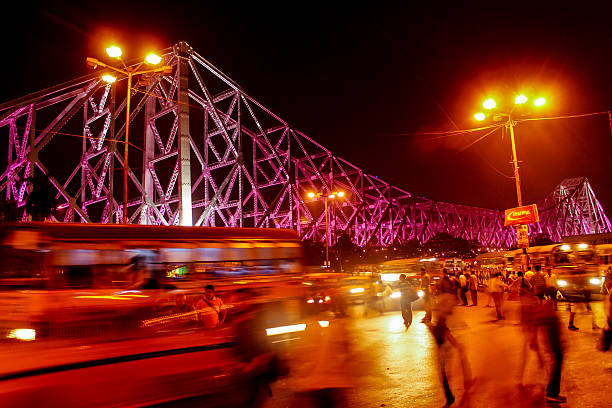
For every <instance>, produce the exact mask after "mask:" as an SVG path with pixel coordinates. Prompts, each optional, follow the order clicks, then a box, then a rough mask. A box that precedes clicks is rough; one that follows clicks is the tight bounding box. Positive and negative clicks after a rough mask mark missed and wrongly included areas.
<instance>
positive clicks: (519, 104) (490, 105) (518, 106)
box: [474, 94, 546, 254]
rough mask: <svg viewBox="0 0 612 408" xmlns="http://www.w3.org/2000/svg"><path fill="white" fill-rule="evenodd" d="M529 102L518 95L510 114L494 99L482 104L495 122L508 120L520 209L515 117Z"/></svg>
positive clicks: (479, 116)
mask: <svg viewBox="0 0 612 408" xmlns="http://www.w3.org/2000/svg"><path fill="white" fill-rule="evenodd" d="M528 100H529V98H527V96H525V95H524V94H519V95H516V97H515V98H514V106H513V107H512V109H510V111H508V112H503V111H496V110H495V109H496V108H497V103H496V102H495V100H494V99H492V98H489V99H487V100H486V101H484V102H483V104H482V107H483V108H485V109H487V110H489V111H492V112H494V114H493V120H495V121H501V120H504V119H505V120H506V123H505V127H506V128H507V129H508V130H509V131H510V142H511V144H512V166H513V169H514V181H515V184H516V198H517V201H518V206H519V207H522V206H523V197H522V194H521V179H520V176H519V165H518V158H517V154H516V143H515V139H514V126H515V125H516V119H515V118H514V117H513V116H520V114H521V112H522V111H523V109H522V108H523V107H524V106H525V104H526V103H527V101H528ZM545 104H546V99H545V98H543V97H539V98H536V99H535V100H534V101H533V105H534V106H535V107H536V108H539V107H541V106H544V105H545ZM486 117H487V115H486V114H484V113H483V112H478V113H476V114H475V115H474V119H476V120H478V121H482V120H485V119H486ZM518 227H519V228H522V227H523V226H522V225H519V226H518ZM523 252H524V253H525V254H526V250H525V249H524V250H523Z"/></svg>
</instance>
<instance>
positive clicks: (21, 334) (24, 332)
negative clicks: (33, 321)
mask: <svg viewBox="0 0 612 408" xmlns="http://www.w3.org/2000/svg"><path fill="white" fill-rule="evenodd" d="M6 337H7V338H8V339H18V340H23V341H30V340H36V330H34V329H13V330H11V331H10V332H9V334H7V336H6Z"/></svg>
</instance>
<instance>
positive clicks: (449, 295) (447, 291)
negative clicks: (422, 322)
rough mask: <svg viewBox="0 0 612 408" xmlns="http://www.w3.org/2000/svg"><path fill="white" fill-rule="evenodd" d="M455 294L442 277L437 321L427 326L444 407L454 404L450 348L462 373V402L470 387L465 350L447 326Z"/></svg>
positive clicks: (470, 380) (466, 400)
mask: <svg viewBox="0 0 612 408" xmlns="http://www.w3.org/2000/svg"><path fill="white" fill-rule="evenodd" d="M455 293H456V292H454V291H453V289H452V285H450V279H449V278H448V276H447V275H445V276H444V277H443V281H442V283H441V293H440V296H439V311H440V314H439V316H438V320H437V322H436V324H435V325H433V324H430V325H428V328H429V330H430V331H431V333H432V335H433V337H434V339H435V341H436V345H437V346H438V348H437V350H438V362H439V369H440V377H441V380H442V387H443V388H444V397H445V398H446V404H445V405H444V406H445V407H450V406H451V405H452V404H453V403H454V402H455V396H454V394H453V392H452V390H451V388H450V382H449V378H448V372H447V371H448V367H449V363H450V356H451V351H452V349H451V348H455V349H456V350H457V353H458V354H459V360H460V363H461V368H462V371H463V383H464V389H465V394H464V396H463V400H464V401H462V402H469V392H470V390H471V387H472V371H471V369H470V364H469V362H468V360H467V356H466V353H465V349H464V347H463V345H461V344H460V343H459V342H458V341H457V339H456V338H455V337H454V336H453V335H452V333H451V331H450V330H449V328H448V325H447V319H448V317H449V316H450V315H451V314H452V311H453V308H454V307H455V305H456V302H455Z"/></svg>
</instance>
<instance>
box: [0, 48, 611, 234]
mask: <svg viewBox="0 0 612 408" xmlns="http://www.w3.org/2000/svg"><path fill="white" fill-rule="evenodd" d="M163 58H164V63H165V64H166V65H171V66H172V67H173V73H172V74H167V75H162V74H154V75H150V76H147V77H144V78H141V80H140V81H139V82H138V84H137V85H135V86H134V88H133V89H132V90H131V92H132V94H133V96H132V102H133V103H132V106H134V108H133V111H132V115H131V124H130V126H131V128H130V129H131V132H130V134H131V136H130V138H131V142H130V145H131V146H130V163H129V166H128V171H129V185H128V194H129V200H128V217H129V221H130V222H131V223H143V224H165V225H177V224H181V225H196V226H200V225H205V226H240V227H276V228H291V229H295V230H297V231H298V232H299V233H300V235H301V236H302V237H303V238H304V239H314V240H320V241H322V240H324V238H325V234H326V226H325V214H324V212H323V207H322V204H321V203H320V202H310V201H309V200H307V199H305V197H306V194H307V193H308V192H309V191H319V192H323V193H329V192H331V191H334V190H343V191H344V192H345V193H346V196H345V197H344V199H342V200H338V201H335V200H334V201H330V207H329V212H330V235H331V242H332V243H333V242H335V241H336V240H337V239H338V237H339V235H340V234H341V233H346V234H348V235H349V236H350V238H351V240H352V241H353V242H355V243H357V244H358V245H368V244H372V245H391V244H401V243H404V242H407V241H409V240H412V239H416V240H418V241H419V242H424V241H427V240H429V239H430V238H432V237H433V236H435V235H436V234H438V233H441V232H446V233H449V234H451V235H453V236H456V237H461V238H465V239H470V240H477V241H478V242H480V243H482V244H485V245H491V246H511V245H513V244H514V243H515V242H516V234H515V233H514V230H513V229H511V228H504V227H503V212H502V211H500V210H490V209H483V208H477V207H470V206H465V205H456V204H450V203H442V202H435V201H432V200H428V199H425V198H421V197H415V196H413V195H412V194H410V193H409V192H407V191H405V190H403V189H401V188H398V187H395V186H392V185H390V184H389V183H386V182H384V181H383V180H380V179H379V178H378V177H375V176H372V175H370V174H367V173H366V172H364V171H363V170H362V169H360V168H358V167H357V166H355V165H353V164H351V163H349V162H348V161H346V160H344V159H342V158H341V157H338V156H336V155H334V154H333V153H332V152H331V151H329V150H328V149H326V148H325V147H323V146H322V145H321V144H319V143H317V142H316V141H315V140H313V139H311V138H310V137H308V136H306V135H305V134H303V133H302V132H300V131H299V130H297V129H295V128H293V127H291V126H290V125H289V124H288V123H287V122H285V121H284V120H283V119H281V118H280V117H279V116H278V115H276V114H275V113H273V112H271V111H270V110H269V109H267V108H266V107H265V106H264V105H262V104H261V103H259V102H258V101H256V100H255V99H254V98H252V97H251V96H249V95H248V94H247V93H246V92H244V90H243V89H242V88H240V86H238V85H237V84H236V83H235V82H234V81H232V80H231V79H230V78H228V77H227V76H226V75H225V74H223V73H222V72H221V71H220V70H218V69H217V68H215V67H214V66H213V65H212V64H210V63H209V62H208V61H206V60H205V59H204V58H202V57H201V56H200V55H199V54H197V53H196V52H195V51H194V50H192V49H191V48H190V47H189V45H187V44H186V43H184V42H183V43H179V44H177V45H176V46H174V47H172V48H169V49H167V50H165V51H164V52H163ZM126 82H127V81H125V80H119V81H118V82H117V83H116V84H115V85H113V86H110V85H106V84H105V83H101V82H100V81H99V74H95V75H90V76H88V77H84V78H81V79H78V80H75V81H72V82H70V83H67V84H63V85H60V86H57V87H55V88H50V89H47V90H45V91H42V92H39V93H37V94H33V95H29V96H27V97H24V98H21V99H18V100H16V101H12V102H8V103H5V104H3V105H0V131H2V132H4V133H2V136H3V137H6V140H7V142H8V151H7V152H6V153H7V154H6V156H5V157H7V162H6V163H5V166H4V168H5V170H4V172H3V173H2V175H1V176H0V183H1V184H0V194H4V195H5V197H6V198H7V199H14V200H15V201H16V202H17V205H18V206H19V207H21V208H23V206H24V204H25V199H26V197H27V192H28V191H29V189H30V188H31V185H30V183H29V182H28V179H29V177H31V176H32V175H33V172H34V169H37V170H36V171H37V172H40V173H39V174H42V175H44V176H45V177H47V179H48V180H49V181H50V182H51V183H52V185H53V186H54V188H55V191H56V197H57V199H58V202H59V206H58V212H57V214H56V215H55V217H56V218H59V219H61V220H64V221H76V222H101V223H111V222H120V220H121V217H122V207H121V205H122V204H121V203H122V199H121V196H120V194H121V190H122V189H121V187H122V186H121V185H119V186H118V183H121V177H120V175H121V174H122V172H123V171H124V168H125V167H124V160H123V155H122V154H121V153H122V150H123V149H122V148H118V146H117V144H118V143H119V144H121V143H123V141H124V135H125V120H124V118H125V106H126V101H125V99H126V98H125V97H124V96H123V95H126V92H127V90H126V89H125V86H126ZM122 87H123V88H122ZM75 136H77V137H75ZM0 168H1V167H0ZM585 183H586V181H585ZM576 185H577V186H578V185H580V184H576ZM560 186H562V187H558V188H557V190H555V192H554V193H553V196H552V197H550V196H549V198H547V199H546V200H548V201H546V200H545V203H546V204H545V205H546V206H548V207H550V209H548V207H547V208H546V209H545V210H544V211H542V214H543V219H542V221H541V222H540V224H538V225H537V226H534V227H533V228H532V231H533V230H534V228H535V230H537V231H540V232H547V233H549V234H550V235H551V236H552V237H554V238H558V237H560V236H561V235H564V234H567V233H568V232H570V233H583V231H587V230H588V231H593V232H603V231H604V230H606V228H607V230H608V231H609V230H610V223H609V221H608V219H607V217H606V216H605V214H604V212H603V210H602V209H601V206H600V205H599V203H598V202H597V200H596V198H595V196H594V194H593V192H592V190H591V188H590V186H588V183H586V187H585V184H582V185H580V186H582V187H576V186H574V185H573V184H572V185H570V184H569V183H566V182H563V183H562V184H561V185H560ZM578 190H580V192H576V191H578ZM568 197H571V198H568ZM555 200H556V201H555ZM556 203H557V204H556ZM23 219H24V220H25V219H27V218H26V215H25V214H24V216H23ZM589 225H591V226H593V225H595V227H590V228H591V229H590V230H589V229H588V226H589Z"/></svg>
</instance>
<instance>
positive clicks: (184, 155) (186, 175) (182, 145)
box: [175, 42, 193, 226]
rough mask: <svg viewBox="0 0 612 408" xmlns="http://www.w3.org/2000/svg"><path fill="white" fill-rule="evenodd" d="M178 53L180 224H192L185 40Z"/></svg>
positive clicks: (187, 57) (187, 54)
mask: <svg viewBox="0 0 612 408" xmlns="http://www.w3.org/2000/svg"><path fill="white" fill-rule="evenodd" d="M175 52H176V53H177V55H178V64H177V71H178V72H177V80H178V106H177V114H178V118H179V128H178V133H179V140H178V160H179V168H178V171H179V174H178V189H179V190H178V199H179V203H178V204H179V208H178V211H179V217H180V219H179V224H180V225H184V226H192V225H193V218H192V214H191V210H192V202H191V158H190V155H191V146H190V145H189V139H190V138H191V136H190V134H189V59H190V58H191V47H189V45H187V43H185V42H180V43H179V44H178V46H177V48H176V50H175Z"/></svg>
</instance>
